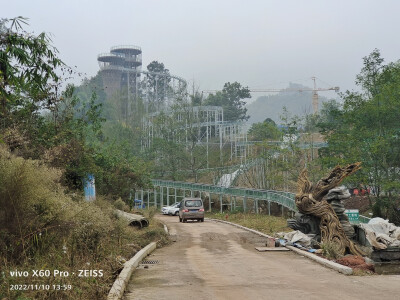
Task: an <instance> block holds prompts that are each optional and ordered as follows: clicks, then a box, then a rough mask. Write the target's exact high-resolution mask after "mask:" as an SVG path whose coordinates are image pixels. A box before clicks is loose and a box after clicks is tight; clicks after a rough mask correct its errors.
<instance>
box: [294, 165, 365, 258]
mask: <svg viewBox="0 0 400 300" xmlns="http://www.w3.org/2000/svg"><path fill="white" fill-rule="evenodd" d="M360 165H361V163H359V162H358V163H354V164H350V165H347V166H346V167H344V168H342V167H340V166H336V167H335V168H334V169H333V170H332V171H331V173H330V174H329V175H328V176H327V177H326V178H322V179H320V180H319V181H318V182H317V183H316V184H313V183H312V182H310V181H309V180H308V177H307V170H303V171H302V172H301V173H300V176H299V179H298V181H297V187H298V192H297V194H296V198H295V201H296V206H297V208H298V209H299V212H301V213H302V214H310V215H314V216H316V217H319V218H321V223H320V225H319V227H320V230H321V241H322V243H335V244H337V246H338V247H339V252H340V254H341V255H344V254H346V253H351V254H354V255H359V256H363V255H364V253H363V252H362V251H361V250H360V249H359V248H358V247H357V245H356V244H354V243H353V242H352V241H351V240H350V239H349V238H348V237H347V236H346V234H345V232H344V230H343V227H342V225H341V223H340V221H339V218H338V217H337V215H336V213H335V211H334V210H333V207H332V206H331V205H330V204H329V203H328V202H327V201H326V200H325V199H323V198H324V196H325V195H326V194H327V193H328V192H329V190H330V189H333V188H335V187H336V186H338V185H339V184H340V183H341V182H342V180H343V179H344V178H346V177H347V176H349V175H351V174H353V173H354V172H356V171H357V170H359V169H361V166H360Z"/></svg>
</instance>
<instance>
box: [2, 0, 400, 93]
mask: <svg viewBox="0 0 400 300" xmlns="http://www.w3.org/2000/svg"><path fill="white" fill-rule="evenodd" d="M0 7H1V10H0V11H1V13H0V17H3V18H12V17H15V16H25V17H28V18H29V19H30V20H29V23H30V27H28V29H29V31H34V32H35V33H40V32H42V31H46V32H48V33H51V34H52V35H53V43H54V45H55V46H56V47H57V48H58V50H59V51H60V57H61V58H62V59H63V60H64V61H65V62H66V63H67V64H68V65H70V66H77V69H78V71H80V72H84V73H86V76H88V77H90V76H93V75H95V74H96V72H97V71H98V69H99V67H98V63H97V54H99V53H103V52H108V51H109V49H110V47H111V46H115V45H137V46H140V47H141V48H142V51H143V56H142V57H143V66H144V67H145V66H146V65H147V64H148V63H150V62H151V61H153V60H158V61H160V62H163V63H164V64H165V66H166V67H167V68H168V69H170V71H171V73H172V74H174V75H178V76H181V77H184V78H185V79H187V80H188V81H192V80H193V79H194V81H195V83H196V85H197V86H199V87H200V90H207V89H221V88H222V86H223V84H224V83H225V82H228V81H230V82H233V81H238V82H240V83H241V84H243V85H245V86H249V87H250V88H281V87H285V86H287V84H288V83H289V82H297V83H301V84H305V85H308V86H311V85H312V81H311V80H310V78H311V76H316V77H318V78H319V79H321V80H322V81H319V82H318V84H319V86H320V87H327V86H330V85H331V86H339V87H340V88H341V90H342V91H344V90H346V89H354V88H355V86H354V79H355V75H356V74H357V73H359V71H360V69H361V67H362V57H364V56H366V55H368V54H369V53H370V52H371V51H372V50H373V49H374V48H378V49H380V50H381V54H382V56H383V57H384V58H385V61H386V62H390V61H395V60H398V59H400V38H399V29H400V18H399V15H398V14H399V11H400V1H396V0H393V1H389V0H387V1H385V0H381V1H368V0H353V1H352V0H343V1H342V0H335V1H328V0H326V1H324V0H315V1H314V0H303V1H301V0H280V1H278V0H276V1H272V0H259V1H257V0H246V1H245V0H241V1H235V0H213V1H210V0H199V1H190V0H186V1H185V0H165V1H161V0H160V1H156V0H142V1H136V0H130V1H129V0H125V1H123V0H108V1H104V0H96V1H94V0H93V1H88V0H79V1H76V0H68V1H64V0H47V1H45V0H24V1H22V0H14V1H10V0H7V1H4V0H0ZM77 82H79V81H77ZM324 82H325V83H326V84H325V83H324Z"/></svg>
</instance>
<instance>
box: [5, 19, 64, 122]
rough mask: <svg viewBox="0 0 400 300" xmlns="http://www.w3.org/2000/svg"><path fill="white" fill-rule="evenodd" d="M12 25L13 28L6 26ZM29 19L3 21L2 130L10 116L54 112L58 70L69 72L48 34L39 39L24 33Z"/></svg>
mask: <svg viewBox="0 0 400 300" xmlns="http://www.w3.org/2000/svg"><path fill="white" fill-rule="evenodd" d="M10 22H11V25H10V27H7V24H8V23H10ZM21 24H27V23H26V19H25V18H22V17H17V18H14V19H2V20H0V106H1V110H0V119H2V120H3V122H2V124H3V127H4V126H6V122H9V121H10V120H11V119H12V117H10V113H11V114H14V115H15V114H22V115H28V116H30V115H32V114H33V113H34V112H36V111H38V110H40V109H43V108H47V109H51V108H52V107H53V106H54V104H55V102H56V101H57V95H56V90H55V89H54V87H55V86H56V85H57V83H58V82H59V80H60V77H59V76H58V75H57V74H56V71H57V68H59V67H61V70H62V71H67V72H69V69H68V68H67V67H66V66H65V65H64V63H63V62H62V61H61V60H60V59H59V58H58V57H57V49H55V48H54V47H52V46H51V44H50V39H49V38H48V36H47V35H46V34H45V33H41V34H39V35H37V36H35V35H33V34H30V33H28V32H26V31H24V30H23V29H22V25H21Z"/></svg>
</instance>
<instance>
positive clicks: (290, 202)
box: [152, 179, 297, 212]
mask: <svg viewBox="0 0 400 300" xmlns="http://www.w3.org/2000/svg"><path fill="white" fill-rule="evenodd" d="M152 183H153V185H154V186H158V187H169V188H174V189H180V190H189V191H198V192H207V193H211V194H222V195H227V196H234V197H235V196H236V197H242V198H250V199H256V200H264V201H270V202H274V203H278V204H280V205H282V206H284V207H286V208H288V209H289V210H291V211H294V212H297V207H296V204H295V202H294V194H293V193H289V192H284V191H274V190H261V189H249V188H237V187H228V188H227V187H222V186H217V185H212V184H202V183H190V182H183V181H170V180H159V179H153V180H152Z"/></svg>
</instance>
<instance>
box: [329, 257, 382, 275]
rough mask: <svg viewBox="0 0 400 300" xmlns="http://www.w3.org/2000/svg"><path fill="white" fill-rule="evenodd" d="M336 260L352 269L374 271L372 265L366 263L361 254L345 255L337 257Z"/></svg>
mask: <svg viewBox="0 0 400 300" xmlns="http://www.w3.org/2000/svg"><path fill="white" fill-rule="evenodd" d="M336 262H337V263H339V264H341V265H344V266H347V267H350V268H352V269H359V270H365V271H371V272H374V265H372V264H367V263H366V262H365V260H364V258H362V257H361V256H355V255H347V256H345V257H342V258H340V259H338V260H337V261H336Z"/></svg>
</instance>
